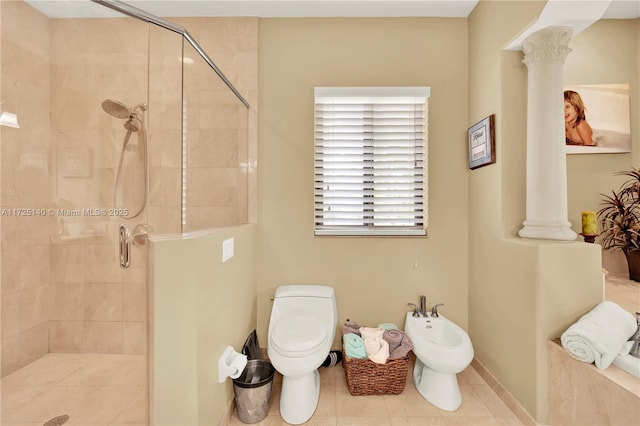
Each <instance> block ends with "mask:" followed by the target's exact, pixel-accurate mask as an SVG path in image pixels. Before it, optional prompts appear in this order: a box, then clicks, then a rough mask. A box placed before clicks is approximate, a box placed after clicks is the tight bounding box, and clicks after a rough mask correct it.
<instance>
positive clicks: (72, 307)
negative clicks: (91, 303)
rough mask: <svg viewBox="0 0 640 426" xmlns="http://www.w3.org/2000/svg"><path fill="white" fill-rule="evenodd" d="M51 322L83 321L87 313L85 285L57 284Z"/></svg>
mask: <svg viewBox="0 0 640 426" xmlns="http://www.w3.org/2000/svg"><path fill="white" fill-rule="evenodd" d="M54 289H55V290H54V291H55V298H54V303H53V307H52V309H51V316H50V320H58V321H82V320H84V313H85V302H84V299H85V284H83V283H56V284H55V285H54Z"/></svg>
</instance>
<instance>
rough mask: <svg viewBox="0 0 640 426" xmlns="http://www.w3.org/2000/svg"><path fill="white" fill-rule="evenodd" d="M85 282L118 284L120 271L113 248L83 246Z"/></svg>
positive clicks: (116, 254)
mask: <svg viewBox="0 0 640 426" xmlns="http://www.w3.org/2000/svg"><path fill="white" fill-rule="evenodd" d="M85 261H86V263H85V270H84V278H85V282H120V281H122V270H121V269H120V261H119V258H118V248H117V247H115V246H103V245H90V246H85Z"/></svg>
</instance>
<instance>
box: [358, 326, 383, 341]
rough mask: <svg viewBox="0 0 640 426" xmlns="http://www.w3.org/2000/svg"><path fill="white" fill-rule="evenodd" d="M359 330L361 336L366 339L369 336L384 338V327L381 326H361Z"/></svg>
mask: <svg viewBox="0 0 640 426" xmlns="http://www.w3.org/2000/svg"><path fill="white" fill-rule="evenodd" d="M358 331H359V332H360V336H362V338H363V339H366V338H367V337H371V338H374V339H382V336H384V329H383V328H379V327H378V328H373V327H360V328H359V329H358Z"/></svg>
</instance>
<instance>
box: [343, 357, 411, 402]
mask: <svg viewBox="0 0 640 426" xmlns="http://www.w3.org/2000/svg"><path fill="white" fill-rule="evenodd" d="M342 367H343V368H344V372H345V375H346V376H347V386H348V387H349V393H351V395H398V394H401V393H402V391H403V390H404V385H405V383H406V382H407V371H408V370H409V357H408V356H406V357H404V358H394V359H389V360H387V362H386V363H384V364H376V363H375V362H373V361H371V360H369V359H356V358H349V357H348V356H347V354H346V352H345V351H344V348H343V349H342Z"/></svg>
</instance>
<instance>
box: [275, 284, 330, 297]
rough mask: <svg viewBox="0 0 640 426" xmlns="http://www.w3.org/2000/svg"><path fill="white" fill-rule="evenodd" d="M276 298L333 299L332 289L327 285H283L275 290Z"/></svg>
mask: <svg viewBox="0 0 640 426" xmlns="http://www.w3.org/2000/svg"><path fill="white" fill-rule="evenodd" d="M274 297H275V298H278V297H324V298H327V299H333V298H335V293H334V291H333V287H329V286H327V285H283V286H280V287H278V288H277V289H276V294H275V296H274Z"/></svg>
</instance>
